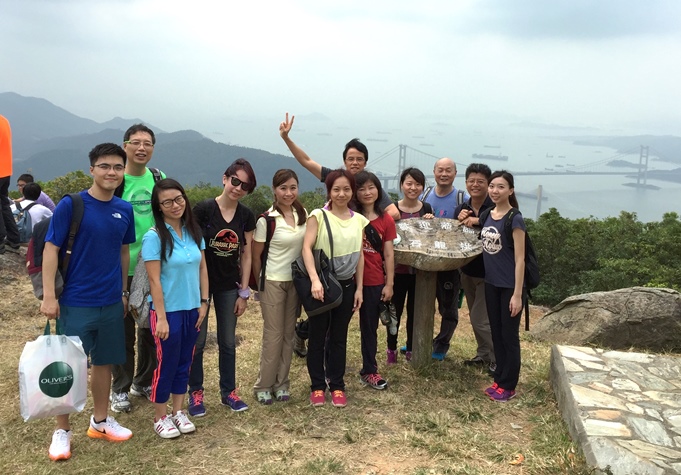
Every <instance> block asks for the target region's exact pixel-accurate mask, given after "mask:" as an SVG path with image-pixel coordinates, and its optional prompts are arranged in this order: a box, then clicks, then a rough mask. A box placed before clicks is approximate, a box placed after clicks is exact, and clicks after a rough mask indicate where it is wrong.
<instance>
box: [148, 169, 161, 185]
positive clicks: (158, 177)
mask: <svg viewBox="0 0 681 475" xmlns="http://www.w3.org/2000/svg"><path fill="white" fill-rule="evenodd" d="M149 171H151V174H152V175H154V183H156V182H157V181H161V180H162V179H163V177H162V176H161V170H159V169H158V168H154V167H149Z"/></svg>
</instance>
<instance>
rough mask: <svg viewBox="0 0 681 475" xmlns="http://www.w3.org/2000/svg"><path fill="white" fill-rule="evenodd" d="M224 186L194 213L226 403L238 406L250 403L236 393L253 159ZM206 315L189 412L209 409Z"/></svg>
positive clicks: (231, 172) (240, 164) (228, 175)
mask: <svg viewBox="0 0 681 475" xmlns="http://www.w3.org/2000/svg"><path fill="white" fill-rule="evenodd" d="M222 184H223V185H224V189H223V191H222V194H221V195H220V196H218V197H216V198H214V199H208V200H204V201H202V202H200V203H198V204H197V205H196V206H195V207H194V215H195V216H196V220H197V221H198V222H199V224H200V226H201V230H202V231H203V238H204V240H205V242H206V251H205V254H206V264H207V267H208V283H209V288H210V295H211V297H210V298H209V299H208V300H209V302H208V304H209V306H210V300H211V298H212V300H213V302H214V303H215V317H216V323H217V337H218V362H219V368H220V395H221V399H222V404H223V405H225V406H229V407H230V408H231V409H232V410H233V411H245V410H246V409H248V405H247V404H246V403H245V402H243V401H242V400H241V399H240V398H239V396H237V393H236V321H237V317H239V316H241V315H242V314H243V313H244V312H245V311H246V305H247V303H248V297H249V296H250V290H249V288H248V281H249V278H250V275H251V250H250V245H251V242H252V240H253V230H254V229H255V216H254V215H253V212H252V211H251V210H250V209H248V208H247V207H246V206H244V205H243V204H241V203H239V200H240V199H241V198H243V197H244V196H246V195H247V194H249V193H251V192H252V191H253V190H254V189H255V186H256V181H255V173H254V172H253V168H252V167H251V164H250V163H248V161H246V160H244V159H243V158H239V159H238V160H235V161H234V163H232V164H231V165H230V166H229V168H227V170H226V171H225V174H224V175H223V177H222ZM207 323H208V319H207V318H206V319H205V320H204V321H203V324H202V326H201V334H200V335H199V339H198V340H197V342H196V350H195V351H194V361H193V363H192V368H191V371H190V374H189V414H190V415H192V416H194V417H198V416H203V415H204V414H205V413H206V409H205V407H204V405H203V348H204V346H205V343H206V333H207Z"/></svg>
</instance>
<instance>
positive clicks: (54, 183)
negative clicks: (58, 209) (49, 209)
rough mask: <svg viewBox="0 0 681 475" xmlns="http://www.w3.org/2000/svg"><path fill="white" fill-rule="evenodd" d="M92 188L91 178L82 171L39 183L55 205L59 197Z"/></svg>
mask: <svg viewBox="0 0 681 475" xmlns="http://www.w3.org/2000/svg"><path fill="white" fill-rule="evenodd" d="M91 186H92V177H91V176H89V175H86V174H85V172H83V171H82V170H77V171H75V172H69V173H67V174H66V175H64V176H60V177H57V178H55V179H54V180H51V181H48V182H46V183H41V187H42V189H43V191H44V192H45V193H46V194H47V195H49V196H50V198H52V201H54V204H57V203H58V202H59V201H60V200H61V197H62V196H64V195H68V194H69V193H77V192H79V191H83V190H85V189H87V188H90V187H91Z"/></svg>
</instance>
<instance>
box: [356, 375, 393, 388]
mask: <svg viewBox="0 0 681 475" xmlns="http://www.w3.org/2000/svg"><path fill="white" fill-rule="evenodd" d="M359 381H360V383H362V385H364V386H371V387H372V388H374V389H385V388H387V387H388V382H387V381H386V380H385V379H383V378H381V375H380V374H378V373H372V374H362V375H360V376H359Z"/></svg>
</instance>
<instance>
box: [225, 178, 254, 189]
mask: <svg viewBox="0 0 681 475" xmlns="http://www.w3.org/2000/svg"><path fill="white" fill-rule="evenodd" d="M229 180H230V182H231V183H232V186H239V185H241V189H242V190H244V191H245V192H246V193H248V192H249V191H251V190H252V189H253V185H252V184H250V183H248V182H246V181H241V180H239V179H238V178H237V177H235V176H231V177H229Z"/></svg>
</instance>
